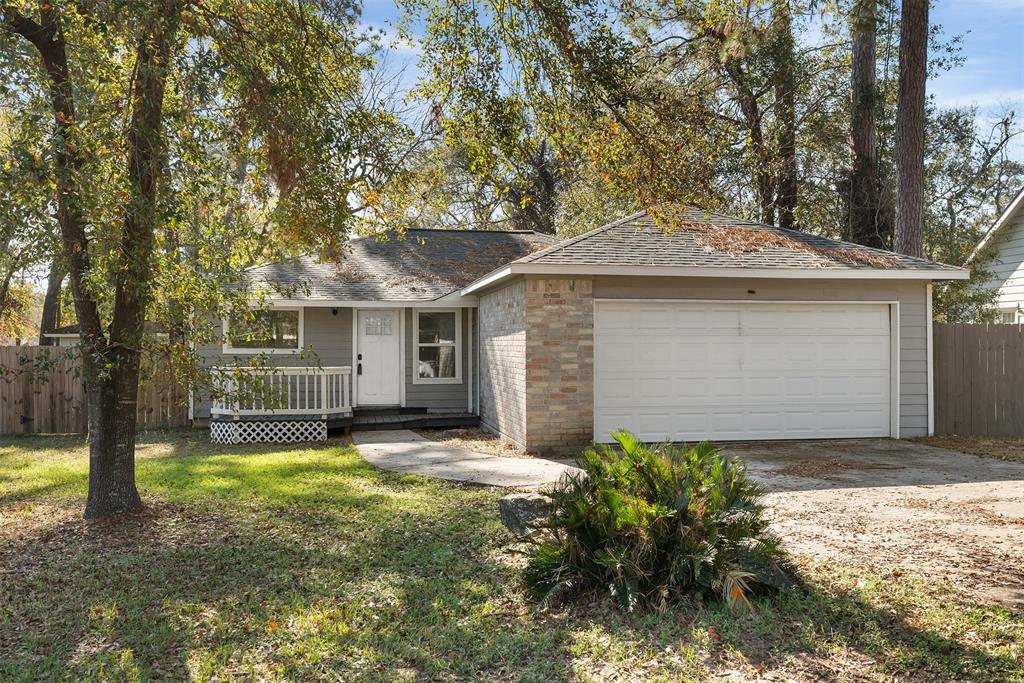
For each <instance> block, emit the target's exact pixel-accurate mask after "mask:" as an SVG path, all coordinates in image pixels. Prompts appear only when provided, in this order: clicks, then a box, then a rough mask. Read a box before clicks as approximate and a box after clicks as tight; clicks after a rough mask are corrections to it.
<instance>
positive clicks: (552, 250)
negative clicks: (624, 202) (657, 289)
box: [506, 209, 647, 265]
mask: <svg viewBox="0 0 1024 683" xmlns="http://www.w3.org/2000/svg"><path fill="white" fill-rule="evenodd" d="M646 213H647V210H646V209H645V210H643V211H638V212H637V213H634V214H630V215H629V216H625V217H623V218H620V219H618V220H614V221H612V222H611V223H605V224H604V225H599V226H598V227H596V228H594V229H593V230H588V231H587V232H584V233H582V234H579V235H576V236H575V237H570V238H569V239H567V240H562V241H561V242H559V243H558V244H552V245H551V246H550V247H547V248H545V249H541V250H539V251H535V252H533V253H532V254H527V255H526V256H523V257H522V258H518V259H516V260H515V261H512V263H530V262H531V261H535V260H536V259H537V258H540V257H541V256H547V255H548V254H553V253H555V252H557V251H559V250H560V249H564V248H565V247H569V246H572V245H574V244H579V243H580V242H582V241H583V240H586V239H589V238H591V237H594V236H595V235H600V234H601V233H603V232H605V231H607V230H610V229H611V228H614V227H616V226H618V225H621V224H623V223H625V222H626V221H631V220H636V219H637V218H640V217H641V216H643V215H644V214H646ZM506 265H507V264H506Z"/></svg>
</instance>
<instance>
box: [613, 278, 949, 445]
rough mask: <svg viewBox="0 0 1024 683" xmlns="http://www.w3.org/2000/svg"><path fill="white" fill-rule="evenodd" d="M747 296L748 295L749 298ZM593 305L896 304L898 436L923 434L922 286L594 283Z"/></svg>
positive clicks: (711, 281)
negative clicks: (656, 301) (605, 301)
mask: <svg viewBox="0 0 1024 683" xmlns="http://www.w3.org/2000/svg"><path fill="white" fill-rule="evenodd" d="M748 290H753V291H754V294H749V293H748ZM594 298H595V299H722V300H730V301H732V300H735V301H744V300H753V301H757V300H763V301H898V302H899V304H900V306H899V311H900V321H899V327H900V436H901V437H904V438H907V437H914V436H924V435H926V434H927V433H928V349H927V335H928V325H929V324H930V323H929V321H928V320H927V283H926V282H923V281H916V280H746V279H734V278H668V277H665V278H649V277H595V278H594Z"/></svg>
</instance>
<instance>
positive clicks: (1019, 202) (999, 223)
mask: <svg viewBox="0 0 1024 683" xmlns="http://www.w3.org/2000/svg"><path fill="white" fill-rule="evenodd" d="M1021 206H1024V187H1022V188H1021V189H1020V192H1018V193H1017V196H1015V197H1014V198H1013V199H1012V200H1011V201H1010V203H1009V205H1008V206H1007V207H1006V210H1005V211H1003V213H1001V214H1000V215H999V218H997V219H996V222H995V223H993V224H992V227H991V228H989V230H988V232H986V233H985V236H984V237H982V238H981V241H980V242H978V246H976V247H975V248H974V251H972V252H971V255H970V256H968V257H967V260H966V261H964V265H965V266H966V265H970V263H971V261H973V260H974V258H975V257H976V256H977V255H978V254H980V253H981V252H982V250H983V249H984V248H985V247H987V246H988V245H989V244H990V243H991V242H992V240H994V239H995V238H996V237H997V236H998V235H999V233H1001V232H1002V231H1003V226H1005V225H1008V224H1009V223H1010V220H1012V218H1013V216H1014V215H1015V214H1016V213H1017V209H1019V208H1020V207H1021Z"/></svg>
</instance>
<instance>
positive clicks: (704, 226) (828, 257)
mask: <svg viewBox="0 0 1024 683" xmlns="http://www.w3.org/2000/svg"><path fill="white" fill-rule="evenodd" d="M677 225H678V227H679V229H681V230H687V231H689V232H692V233H694V235H695V238H696V240H697V242H698V243H699V244H700V245H701V246H703V247H704V248H705V249H708V250H711V251H718V252H721V253H724V254H729V255H731V256H737V255H739V254H748V253H756V252H761V251H765V250H766V249H771V248H774V247H781V248H783V249H793V250H796V251H802V252H804V253H806V254H811V255H813V256H817V257H818V258H821V259H823V260H825V261H828V262H830V263H840V264H854V265H864V266H871V267H872V268H893V267H895V266H896V265H898V264H899V259H898V258H897V257H896V256H894V255H890V254H884V253H881V252H876V251H871V250H868V249H859V248H856V247H847V246H831V245H824V244H811V243H809V242H806V241H803V240H800V239H795V238H793V237H791V236H790V235H788V234H786V233H785V232H782V231H781V230H773V229H772V228H770V227H757V228H752V227H748V226H741V225H713V224H711V223H703V222H700V221H679V222H678V223H677Z"/></svg>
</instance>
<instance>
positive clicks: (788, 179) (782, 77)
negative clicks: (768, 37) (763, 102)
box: [773, 0, 799, 230]
mask: <svg viewBox="0 0 1024 683" xmlns="http://www.w3.org/2000/svg"><path fill="white" fill-rule="evenodd" d="M774 14H775V24H776V27H775V30H776V31H777V32H778V38H777V50H776V58H777V61H776V63H775V78H774V84H773V87H774V90H775V102H776V112H777V115H778V119H779V138H778V154H779V180H778V191H777V193H776V198H775V203H776V207H777V210H778V219H779V227H780V228H785V229H787V230H795V229H796V228H797V226H796V217H795V213H796V205H797V200H798V199H799V197H798V187H797V168H796V48H795V45H794V41H793V19H792V14H791V10H790V6H789V0H776V2H775V8H774Z"/></svg>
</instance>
